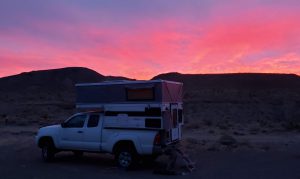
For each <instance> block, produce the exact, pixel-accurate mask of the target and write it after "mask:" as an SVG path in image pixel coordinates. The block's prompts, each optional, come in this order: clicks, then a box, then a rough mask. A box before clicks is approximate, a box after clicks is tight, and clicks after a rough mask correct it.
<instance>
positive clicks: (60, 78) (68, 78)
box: [0, 67, 128, 92]
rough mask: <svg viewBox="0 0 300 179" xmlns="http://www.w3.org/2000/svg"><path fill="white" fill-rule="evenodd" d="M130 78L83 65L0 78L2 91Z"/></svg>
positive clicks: (67, 87) (69, 86)
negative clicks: (108, 74) (105, 73)
mask: <svg viewBox="0 0 300 179" xmlns="http://www.w3.org/2000/svg"><path fill="white" fill-rule="evenodd" d="M120 79H128V78H125V77H114V76H108V77H106V76H103V75H101V74H99V73H97V72H96V71H93V70H91V69H88V68H82V67H69V68H61V69H52V70H40V71H32V72H24V73H21V74H18V75H13V76H8V77H4V78H0V90H2V91H7V90H9V91H10V92H11V91H24V90H33V91H34V90H38V91H41V90H42V91H43V90H45V91H57V90H65V91H70V90H73V89H74V85H75V84H76V83H91V82H101V81H105V80H120Z"/></svg>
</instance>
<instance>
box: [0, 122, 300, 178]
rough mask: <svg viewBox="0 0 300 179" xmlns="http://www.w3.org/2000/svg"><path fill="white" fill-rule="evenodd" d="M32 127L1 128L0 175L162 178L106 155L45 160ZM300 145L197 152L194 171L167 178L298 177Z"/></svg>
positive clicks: (148, 168) (146, 167) (146, 168)
mask: <svg viewBox="0 0 300 179" xmlns="http://www.w3.org/2000/svg"><path fill="white" fill-rule="evenodd" d="M34 130H35V129H34V128H25V129H24V127H22V128H7V127H1V128H0V136H1V139H0V154H1V155H0V178H37V179H38V178H143V179H147V178H165V177H166V176H163V175H156V174H153V168H154V167H155V166H153V165H152V166H151V165H150V166H149V165H143V166H140V167H139V168H138V169H137V170H135V171H123V170H121V169H119V168H117V167H115V165H114V162H113V157H112V156H111V155H108V154H85V155H84V156H83V157H82V158H81V159H76V158H74V157H73V155H72V153H68V152H65V153H60V154H58V155H57V157H56V161H55V162H53V163H44V162H43V161H42V160H41V157H40V149H39V148H37V147H36V145H35V143H34V132H33V131H34ZM299 149H300V146H299V145H295V146H294V147H291V148H288V150H286V151H276V150H268V151H257V150H236V151H203V150H199V151H197V150H196V149H195V152H193V154H192V156H191V158H192V159H193V160H194V161H196V162H197V169H196V171H195V172H193V173H191V174H189V175H187V176H168V177H169V178H171V177H172V178H183V177H184V178H187V177H188V178H204V179H207V178H208V179H210V178H239V179H241V178H291V179H297V178H300V169H299V167H300V150H299Z"/></svg>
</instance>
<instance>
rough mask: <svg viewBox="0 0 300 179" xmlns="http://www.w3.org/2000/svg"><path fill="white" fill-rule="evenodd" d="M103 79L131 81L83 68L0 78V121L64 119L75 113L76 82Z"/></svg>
mask: <svg viewBox="0 0 300 179" xmlns="http://www.w3.org/2000/svg"><path fill="white" fill-rule="evenodd" d="M106 80H131V79H129V78H125V77H114V76H104V75H101V74H99V73H97V72H96V71H93V70H91V69H88V68H82V67H69V68H61V69H53V70H41V71H32V72H25V73H21V74H18V75H13V76H8V77H4V78H0V94H1V95H0V120H1V118H2V120H3V119H6V118H10V121H16V122H20V121H23V120H25V119H24V118H30V119H26V120H32V121H46V120H51V119H54V118H60V119H61V118H64V117H66V116H68V115H70V114H72V113H73V111H74V104H75V96H76V94H75V84H76V83H91V82H94V83H95V82H101V81H106Z"/></svg>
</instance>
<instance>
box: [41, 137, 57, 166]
mask: <svg viewBox="0 0 300 179" xmlns="http://www.w3.org/2000/svg"><path fill="white" fill-rule="evenodd" d="M54 155H55V147H54V145H53V143H52V142H51V141H50V140H46V141H44V142H43V144H42V159H43V160H44V161H45V162H51V161H53V159H54Z"/></svg>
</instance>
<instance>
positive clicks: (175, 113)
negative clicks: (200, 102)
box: [172, 109, 177, 127]
mask: <svg viewBox="0 0 300 179" xmlns="http://www.w3.org/2000/svg"><path fill="white" fill-rule="evenodd" d="M172 117H173V127H177V109H173V111H172Z"/></svg>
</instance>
